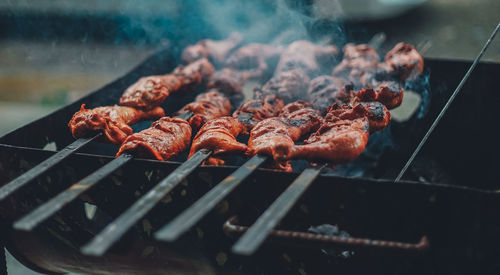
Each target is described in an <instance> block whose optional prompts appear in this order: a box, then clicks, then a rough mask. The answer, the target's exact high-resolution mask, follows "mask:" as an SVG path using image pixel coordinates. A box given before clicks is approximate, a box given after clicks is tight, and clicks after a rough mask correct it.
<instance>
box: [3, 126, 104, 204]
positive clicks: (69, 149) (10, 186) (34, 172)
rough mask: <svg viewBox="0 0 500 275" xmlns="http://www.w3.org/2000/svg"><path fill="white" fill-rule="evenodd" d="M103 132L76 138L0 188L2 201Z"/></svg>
mask: <svg viewBox="0 0 500 275" xmlns="http://www.w3.org/2000/svg"><path fill="white" fill-rule="evenodd" d="M101 135H102V133H99V134H97V135H95V136H93V137H90V138H79V139H77V140H75V141H74V142H73V143H71V144H70V145H68V146H66V147H64V148H63V149H62V150H61V151H59V152H57V153H55V154H54V155H52V156H51V157H50V158H48V159H46V160H44V161H42V162H41V163H40V164H38V165H36V166H35V167H33V168H31V169H30V170H28V172H26V173H24V174H22V175H21V176H19V177H17V178H16V179H14V180H12V181H11V182H9V183H7V184H6V185H4V186H2V187H1V188H0V201H1V200H3V199H5V198H6V197H8V196H9V195H11V194H12V193H14V192H15V191H17V190H18V189H19V188H21V187H23V186H25V185H26V184H28V183H29V182H31V181H32V180H34V179H35V178H37V177H39V176H40V175H42V174H43V173H45V172H47V171H48V170H50V169H51V168H52V167H54V166H55V165H57V164H58V163H59V162H61V161H62V160H64V159H65V158H67V157H69V156H70V155H71V154H73V153H75V152H76V151H78V150H79V149H80V148H82V147H83V146H85V145H86V144H88V143H89V142H91V141H93V140H95V139H96V138H98V137H100V136H101Z"/></svg>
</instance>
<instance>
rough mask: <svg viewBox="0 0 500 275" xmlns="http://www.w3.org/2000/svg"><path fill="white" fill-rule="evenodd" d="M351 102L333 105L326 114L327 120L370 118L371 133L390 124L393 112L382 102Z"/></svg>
mask: <svg viewBox="0 0 500 275" xmlns="http://www.w3.org/2000/svg"><path fill="white" fill-rule="evenodd" d="M355 100H356V101H354V102H351V103H350V104H349V105H336V104H334V105H332V106H331V107H330V108H329V110H328V112H327V114H326V116H325V121H336V120H338V119H351V120H352V119H357V118H360V117H366V118H367V119H368V124H369V130H370V133H372V132H375V131H380V130H382V129H384V128H385V127H387V125H389V122H390V121H391V113H390V112H389V110H387V108H386V107H385V106H384V105H383V104H382V103H380V102H377V101H370V102H363V101H361V102H358V101H357V100H358V99H355Z"/></svg>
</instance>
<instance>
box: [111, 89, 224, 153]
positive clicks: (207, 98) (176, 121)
mask: <svg viewBox="0 0 500 275" xmlns="http://www.w3.org/2000/svg"><path fill="white" fill-rule="evenodd" d="M230 111H231V105H230V104H229V100H228V99H227V98H226V97H225V96H224V95H222V94H220V93H218V92H208V93H203V94H200V95H198V96H197V97H196V100H195V102H192V103H190V104H188V105H186V106H184V108H182V109H181V110H180V111H179V113H180V114H182V113H184V112H190V113H192V115H191V117H190V119H189V120H188V121H189V122H188V121H186V120H184V119H181V118H170V117H163V118H161V119H159V120H157V121H156V122H154V123H153V124H152V125H151V127H149V128H148V129H146V130H143V131H141V132H139V133H134V134H132V135H130V136H129V137H128V138H127V139H126V140H125V141H124V142H123V144H122V146H121V147H120V150H119V152H118V154H117V156H119V155H120V154H123V153H124V152H127V153H130V154H133V155H136V156H139V157H143V158H151V159H157V160H169V159H170V158H172V157H174V156H176V155H178V154H179V153H180V152H182V151H184V150H187V149H188V148H189V142H190V141H191V134H192V130H193V129H196V128H198V127H200V126H201V125H202V124H203V123H205V122H206V121H209V120H212V119H215V118H218V117H221V116H225V115H229V114H230Z"/></svg>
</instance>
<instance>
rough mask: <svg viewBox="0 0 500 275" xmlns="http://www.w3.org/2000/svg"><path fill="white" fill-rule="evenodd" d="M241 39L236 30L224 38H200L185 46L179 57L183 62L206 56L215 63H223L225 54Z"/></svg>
mask: <svg viewBox="0 0 500 275" xmlns="http://www.w3.org/2000/svg"><path fill="white" fill-rule="evenodd" d="M242 41H243V37H242V36H241V34H239V33H236V32H233V33H231V34H230V35H229V37H228V38H226V39H225V40H219V41H217V40H211V39H204V40H200V41H199V42H198V43H196V44H195V45H191V46H188V47H186V48H185V49H184V51H183V52H182V56H181V59H182V62H184V63H185V64H188V63H191V62H194V61H196V60H198V59H201V58H208V59H209V60H210V61H211V62H212V63H214V64H216V65H219V64H223V63H224V60H226V57H227V55H228V54H229V53H230V52H231V51H232V50H233V49H235V48H236V47H237V46H238V45H239V44H240V43H241V42H242Z"/></svg>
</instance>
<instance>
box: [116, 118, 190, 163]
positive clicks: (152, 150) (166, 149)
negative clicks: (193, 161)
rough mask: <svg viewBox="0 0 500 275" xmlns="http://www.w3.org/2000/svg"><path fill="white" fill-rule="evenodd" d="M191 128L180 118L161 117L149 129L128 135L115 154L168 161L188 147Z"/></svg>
mask: <svg viewBox="0 0 500 275" xmlns="http://www.w3.org/2000/svg"><path fill="white" fill-rule="evenodd" d="M190 141H191V126H190V125H189V123H188V122H187V121H186V120H184V119H180V118H171V117H162V118H160V119H159V120H157V121H156V122H154V123H153V124H152V125H151V127H149V128H148V129H146V130H143V131H140V132H139V133H135V134H132V135H130V136H129V137H128V138H127V139H126V140H125V141H124V142H123V144H122V146H121V147H120V150H119V151H118V153H117V154H116V156H119V155H121V154H123V153H130V154H133V155H134V156H137V157H142V158H149V159H157V160H169V159H171V158H172V157H174V156H176V155H178V154H179V153H180V152H182V151H184V150H186V149H187V148H188V147H189V142H190Z"/></svg>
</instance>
